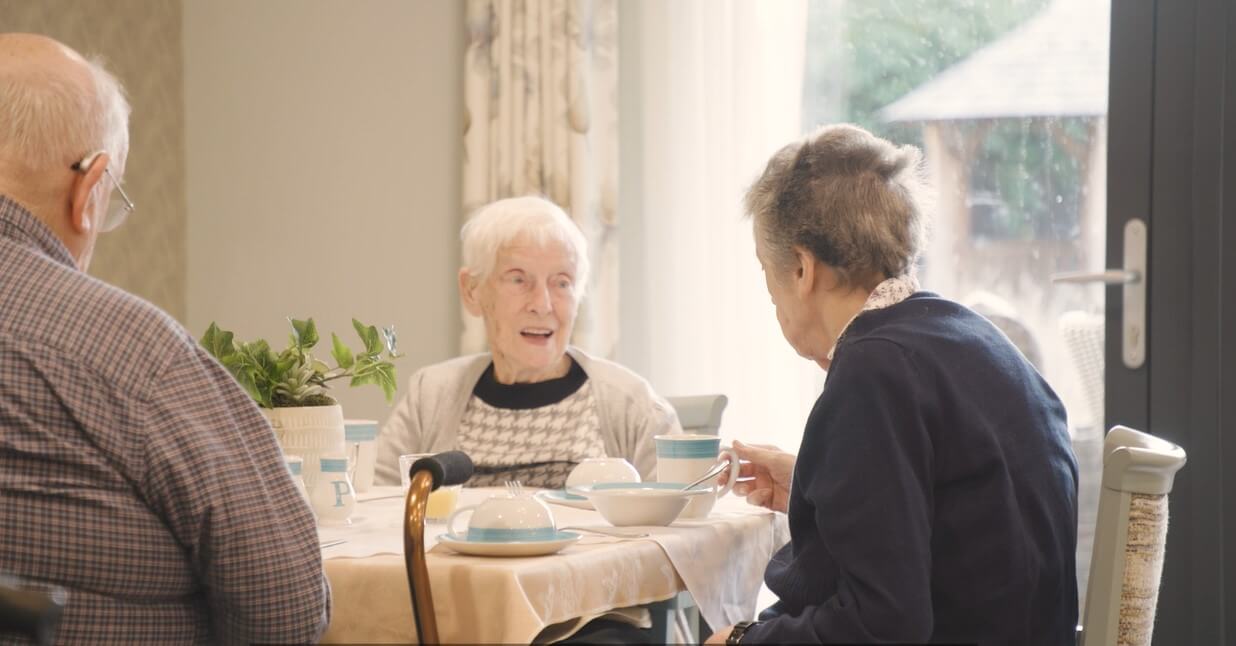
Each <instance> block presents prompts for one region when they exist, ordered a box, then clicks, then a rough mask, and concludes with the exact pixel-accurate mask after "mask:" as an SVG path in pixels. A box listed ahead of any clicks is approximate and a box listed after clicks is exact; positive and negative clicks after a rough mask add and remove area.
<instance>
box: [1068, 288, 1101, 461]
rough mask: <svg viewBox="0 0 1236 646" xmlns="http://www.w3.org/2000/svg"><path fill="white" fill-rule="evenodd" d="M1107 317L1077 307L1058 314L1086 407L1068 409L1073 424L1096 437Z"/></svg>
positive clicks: (1099, 419) (1098, 431)
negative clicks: (1083, 408)
mask: <svg viewBox="0 0 1236 646" xmlns="http://www.w3.org/2000/svg"><path fill="white" fill-rule="evenodd" d="M1106 321H1107V319H1106V317H1104V316H1103V315H1102V314H1092V313H1090V312H1082V311H1079V310H1074V311H1069V312H1065V313H1064V314H1061V315H1060V336H1061V338H1063V339H1064V347H1065V349H1067V350H1068V353H1069V359H1070V361H1071V362H1072V363H1073V367H1074V368H1076V369H1077V376H1078V379H1079V380H1080V381H1079V383H1080V384H1081V389H1082V395H1083V396H1084V402H1085V404H1086V405H1085V410H1081V411H1077V410H1073V409H1071V408H1070V409H1069V419H1070V420H1071V421H1073V422H1074V426H1076V427H1078V428H1080V429H1082V430H1083V431H1085V430H1089V431H1091V432H1092V433H1093V436H1092V437H1093V439H1095V440H1098V439H1099V438H1100V434H1101V432H1102V430H1103V400H1104V395H1103V375H1104V365H1103V364H1104V357H1103V351H1104V349H1103V333H1104V326H1105V324H1106Z"/></svg>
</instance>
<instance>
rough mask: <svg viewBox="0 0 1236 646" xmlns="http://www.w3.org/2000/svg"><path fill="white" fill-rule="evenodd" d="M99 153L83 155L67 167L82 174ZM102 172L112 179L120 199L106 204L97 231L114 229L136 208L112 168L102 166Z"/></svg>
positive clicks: (103, 231) (102, 231) (100, 152)
mask: <svg viewBox="0 0 1236 646" xmlns="http://www.w3.org/2000/svg"><path fill="white" fill-rule="evenodd" d="M101 154H103V151H102V150H100V151H98V152H94V153H90V154H89V155H87V156H86V157H85V159H82V160H81V161H79V162H77V163H76V164H73V165H72V166H70V167H69V168H72V169H73V170H75V171H77V172H79V173H83V174H84V173H85V172H86V171H88V170H90V166H91V165H93V164H94V160H95V159H98V157H99V155H101ZM103 173H104V174H105V175H107V177H108V179H110V180H112V184H113V185H114V186H115V187H116V192H118V193H120V199H119V200H112V201H111V202H110V203H109V204H108V206H107V215H106V216H105V217H104V218H103V226H102V227H99V233H107V232H108V231H115V230H116V228H117V227H119V226H120V225H121V224H124V221H125V218H127V217H129V214H130V213H132V212H133V211H134V209H136V208H137V207H136V206H134V204H133V200H130V199H129V196H128V194H127V193H125V192H124V187H123V186H121V185H120V181H119V180H117V179H116V176H115V175H112V170H111V169H110V168H104V169H103Z"/></svg>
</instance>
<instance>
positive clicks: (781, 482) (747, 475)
mask: <svg viewBox="0 0 1236 646" xmlns="http://www.w3.org/2000/svg"><path fill="white" fill-rule="evenodd" d="M734 452H736V453H737V454H738V457H739V459H740V460H742V466H741V467H740V468H739V471H738V482H735V483H734V495H737V496H746V497H747V502H748V503H750V504H752V505H755V506H757V507H765V508H767V509H771V510H773V511H780V512H784V511H786V509H787V507H788V506H789V501H790V479H791V478H792V477H793V476H794V461H795V460H797V456H795V455H794V454H793V453H786V452H785V451H782V450H781V449H779V448H777V447H775V446H771V445H768V444H743V443H742V442H739V441H737V440H735V441H734ZM728 479H729V472H728V471H723V472H722V473H721V478H720V479H719V482H720V484H721V485H723V486H724V485H725V483H726V482H727V481H728Z"/></svg>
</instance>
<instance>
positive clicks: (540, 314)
mask: <svg viewBox="0 0 1236 646" xmlns="http://www.w3.org/2000/svg"><path fill="white" fill-rule="evenodd" d="M461 237H462V240H463V265H464V266H463V268H462V269H460V271H459V293H460V298H461V300H462V301H463V304H464V307H465V308H467V310H468V311H469V312H470V313H472V314H473V315H476V316H480V317H482V318H483V319H484V322H485V331H486V335H487V337H488V340H489V349H490V351H489V352H485V353H482V354H474V355H470V356H464V357H459V358H456V359H451V360H448V361H445V362H443V363H439V364H435V365H432V366H428V367H426V368H422V369H421V370H420V371H418V372H417V373H416V374H414V375H413V376H412V379H411V381H410V383H409V387H408V394H407V396H406V397H405V398H404V399H403V401H402V402H401V403H400V404H399V406H398V407H397V408H396V409H395V411H394V412H393V413H392V415H391V417H390V419H389V420H387V422H386V424H385V426H384V427H383V429H382V434H381V437H380V439H379V442H380V446H379V452H378V465H377V473H378V477H379V478H380V479H381V480H383V481H385V482H398V481H399V473H398V471H399V467H398V460H399V456H400V455H401V454H407V453H429V452H438V451H446V450H451V449H459V450H462V451H464V452H465V453H467V454H468V455H469V456H471V458H472V460H473V463H474V464H475V465H476V472H475V474H474V475H473V476H472V479H471V480H470V481H469V485H470V486H493V485H499V484H502V483H503V482H505V481H508V480H518V481H520V482H521V483H523V484H524V485H527V486H530V487H546V488H561V487H562V486H563V485H564V484H565V482H566V477H567V475H568V474H569V473H570V471H571V469H572V468H574V466H575V465H576V464H578V463H579V462H580V461H582V460H584V459H586V458H593V457H606V456H609V457H621V458H624V459H626V460H627V461H628V462H630V463H631V464H633V465H634V466H635V468H636V469H637V470H638V471H639V472H640V475H641V476H642V477H643V478H645V479H647V478H649V477H650V476H651V475H652V474H653V472H654V470H655V467H656V448H655V445H654V442H653V436H655V435H661V434H667V433H677V432H681V429H680V428H679V425H678V418H677V416H676V415H675V414H674V411H673V409H672V408H671V407H670V405H669V404H668V403H667V402H666V401H665V400H664V399H662V398H661V397H659V396H658V395H657V394H656V393H655V392H653V390H652V387H651V386H650V385H649V384H648V382H647V381H645V380H644V379H643V378H641V377H640V376H638V375H636V374H635V373H634V372H632V371H630V370H628V369H626V368H624V367H622V366H620V365H618V364H616V363H613V362H611V361H607V360H605V359H600V358H596V357H591V356H589V355H588V354H586V353H585V352H583V351H582V350H580V349H578V348H575V347H572V346H570V339H571V332H572V330H573V329H574V326H575V316H576V313H577V312H578V310H579V302H580V299H581V298H582V297H583V292H584V286H585V285H586V284H587V282H588V271H589V263H588V246H587V242H586V240H585V239H584V236H583V234H582V233H581V232H580V230H579V228H578V227H577V226H576V225H575V223H574V222H572V221H571V219H570V218H569V217H567V215H566V213H565V212H563V210H562V209H561V208H559V207H558V206H557V205H555V204H554V203H552V202H550V201H548V200H545V199H541V198H537V197H520V198H510V199H505V200H499V201H497V202H494V203H492V204H489V205H488V206H486V207H484V208H482V209H480V210H479V211H478V212H477V213H476V214H475V215H473V217H472V218H470V219H469V220H468V222H467V224H465V225H464V227H463V230H462V232H461Z"/></svg>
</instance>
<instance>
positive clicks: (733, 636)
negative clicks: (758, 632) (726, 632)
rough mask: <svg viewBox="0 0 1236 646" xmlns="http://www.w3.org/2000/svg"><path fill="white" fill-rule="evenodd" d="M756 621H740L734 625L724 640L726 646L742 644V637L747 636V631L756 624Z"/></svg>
mask: <svg viewBox="0 0 1236 646" xmlns="http://www.w3.org/2000/svg"><path fill="white" fill-rule="evenodd" d="M758 623H760V622H758V621H740V622H738V623H736V624H734V629H733V630H731V631H730V636H729V637H726V638H725V643H726V646H733V645H734V644H738V643H740V642H742V636H743V635H745V634H747V629H749V628H751V627H752V626H754V625H756V624H758Z"/></svg>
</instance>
